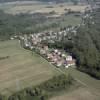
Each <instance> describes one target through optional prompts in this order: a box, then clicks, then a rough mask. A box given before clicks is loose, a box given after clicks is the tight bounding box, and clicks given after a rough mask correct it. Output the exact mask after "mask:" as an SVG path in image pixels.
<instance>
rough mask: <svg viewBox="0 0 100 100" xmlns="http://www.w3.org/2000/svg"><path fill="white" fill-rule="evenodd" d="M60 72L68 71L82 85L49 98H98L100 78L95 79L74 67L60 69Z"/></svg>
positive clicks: (68, 99)
mask: <svg viewBox="0 0 100 100" xmlns="http://www.w3.org/2000/svg"><path fill="white" fill-rule="evenodd" d="M61 72H62V73H66V74H68V73H70V74H71V75H72V76H73V77H74V79H76V80H77V81H78V82H79V83H80V84H81V85H83V86H79V87H78V88H77V89H74V90H71V91H68V92H67V93H66V92H65V93H64V94H61V95H58V96H56V97H53V98H51V99H50V100H100V80H96V79H95V78H92V77H91V76H89V75H87V74H85V73H83V72H80V71H78V70H76V69H74V68H69V69H66V70H65V69H61Z"/></svg>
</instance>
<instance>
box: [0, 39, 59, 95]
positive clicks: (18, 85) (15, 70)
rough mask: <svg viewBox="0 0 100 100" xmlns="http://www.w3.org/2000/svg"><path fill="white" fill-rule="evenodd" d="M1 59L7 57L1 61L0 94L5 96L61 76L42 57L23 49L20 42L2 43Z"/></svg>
mask: <svg viewBox="0 0 100 100" xmlns="http://www.w3.org/2000/svg"><path fill="white" fill-rule="evenodd" d="M7 56H8V57H7ZM0 57H5V59H2V60H0V93H2V94H5V95H10V94H11V93H13V92H15V91H19V90H21V89H23V88H26V87H30V86H34V85H37V84H39V83H41V82H43V81H45V80H47V79H49V78H51V77H52V76H53V75H57V74H59V71H57V70H56V69H55V68H54V67H53V66H52V65H50V64H49V63H48V62H47V61H46V60H44V59H43V58H42V57H40V56H39V55H37V54H35V53H34V52H33V54H32V52H30V51H28V50H25V49H23V48H21V47H20V45H19V43H18V41H6V42H0ZM6 57H7V58H6Z"/></svg>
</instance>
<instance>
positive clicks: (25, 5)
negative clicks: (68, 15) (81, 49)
mask: <svg viewBox="0 0 100 100" xmlns="http://www.w3.org/2000/svg"><path fill="white" fill-rule="evenodd" d="M86 7H87V5H73V4H68V3H61V4H56V3H42V2H36V1H33V2H32V1H31V2H28V1H27V2H13V3H5V4H1V5H0V9H3V10H4V11H5V12H7V13H10V14H18V13H35V12H40V13H49V12H51V11H55V12H56V13H57V14H58V15H61V14H63V13H65V12H66V11H65V10H64V9H71V10H73V11H80V12H84V9H85V8H86Z"/></svg>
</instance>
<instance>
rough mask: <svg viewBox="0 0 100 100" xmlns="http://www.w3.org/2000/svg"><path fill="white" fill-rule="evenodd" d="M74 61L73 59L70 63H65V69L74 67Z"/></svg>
mask: <svg viewBox="0 0 100 100" xmlns="http://www.w3.org/2000/svg"><path fill="white" fill-rule="evenodd" d="M75 63H76V61H75V60H74V59H73V60H71V61H67V65H66V66H65V68H68V67H70V66H75Z"/></svg>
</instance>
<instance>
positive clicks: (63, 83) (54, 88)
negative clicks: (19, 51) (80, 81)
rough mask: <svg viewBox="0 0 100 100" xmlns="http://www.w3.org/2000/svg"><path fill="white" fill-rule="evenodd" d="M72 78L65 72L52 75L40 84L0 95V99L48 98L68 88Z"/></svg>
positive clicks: (33, 99)
mask: <svg viewBox="0 0 100 100" xmlns="http://www.w3.org/2000/svg"><path fill="white" fill-rule="evenodd" d="M73 81H74V80H73V78H72V77H71V76H70V75H68V76H66V75H65V74H60V75H58V76H54V77H53V78H51V79H49V80H47V81H45V82H43V83H41V84H40V85H37V86H34V87H30V88H25V89H23V90H21V91H19V92H16V93H14V94H12V95H11V96H9V97H8V98H5V97H4V96H0V100H48V99H49V98H50V97H52V96H55V94H57V93H58V92H59V91H60V92H61V91H62V90H68V89H69V88H70V86H71V85H72V84H73Z"/></svg>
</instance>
